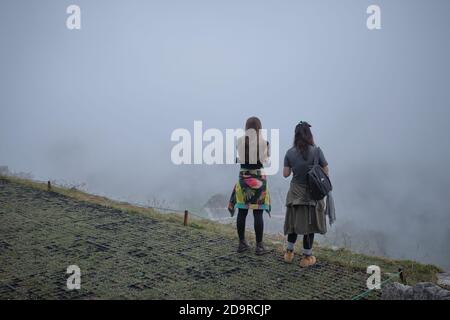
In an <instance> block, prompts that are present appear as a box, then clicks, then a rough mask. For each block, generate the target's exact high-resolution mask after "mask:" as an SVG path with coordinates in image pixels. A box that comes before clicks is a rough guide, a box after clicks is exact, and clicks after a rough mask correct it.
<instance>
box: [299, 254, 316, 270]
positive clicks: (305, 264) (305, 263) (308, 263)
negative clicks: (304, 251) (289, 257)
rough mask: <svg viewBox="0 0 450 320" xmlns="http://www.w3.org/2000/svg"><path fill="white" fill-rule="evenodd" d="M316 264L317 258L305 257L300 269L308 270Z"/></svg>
mask: <svg viewBox="0 0 450 320" xmlns="http://www.w3.org/2000/svg"><path fill="white" fill-rule="evenodd" d="M315 264H316V257H314V256H303V257H302V258H301V259H300V267H302V268H307V267H311V266H313V265H315Z"/></svg>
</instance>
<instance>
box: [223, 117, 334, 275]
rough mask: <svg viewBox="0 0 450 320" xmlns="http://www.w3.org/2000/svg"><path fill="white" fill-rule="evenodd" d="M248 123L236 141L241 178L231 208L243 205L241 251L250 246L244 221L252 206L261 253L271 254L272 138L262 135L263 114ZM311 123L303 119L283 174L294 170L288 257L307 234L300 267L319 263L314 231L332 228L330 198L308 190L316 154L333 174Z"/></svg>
mask: <svg viewBox="0 0 450 320" xmlns="http://www.w3.org/2000/svg"><path fill="white" fill-rule="evenodd" d="M245 128H246V135H245V136H243V137H241V138H240V139H239V140H238V144H237V145H238V158H237V162H238V163H240V165H241V168H240V172H239V181H238V183H237V184H236V185H235V187H234V189H233V193H232V195H231V199H230V202H229V205H228V209H229V211H230V213H231V214H232V215H233V214H234V210H235V208H238V217H237V232H238V236H239V246H238V252H243V251H246V250H248V249H249V246H248V243H247V241H246V240H245V221H246V217H247V214H248V210H249V209H252V210H253V215H254V228H255V234H256V254H258V255H261V254H264V253H267V250H266V249H265V247H264V245H263V242H262V239H263V231H264V220H263V212H264V210H265V211H267V212H268V213H269V214H270V196H269V190H268V187H267V179H266V175H265V174H264V171H263V168H264V163H266V162H267V161H268V159H269V157H270V148H269V143H268V142H267V141H265V140H264V138H263V137H262V135H261V131H260V130H261V128H262V126H261V121H260V120H259V119H258V118H256V117H251V118H249V119H248V120H247V123H246V126H245ZM310 128H311V126H310V125H309V124H308V123H306V122H300V123H299V124H298V125H297V126H296V128H295V137H294V144H293V147H292V148H290V149H289V150H288V151H287V152H286V155H285V158H284V168H283V175H284V177H286V178H287V177H289V176H290V175H291V174H292V175H293V177H292V181H291V184H290V188H289V191H288V194H287V197H286V208H287V210H286V218H285V223H284V234H285V235H287V241H288V242H287V248H286V252H285V254H284V260H285V261H286V262H288V263H290V262H292V261H293V259H294V245H295V242H296V240H297V236H298V235H302V236H303V252H302V257H301V259H300V266H301V267H308V266H312V265H314V264H315V263H316V258H315V257H314V256H313V254H312V246H313V242H314V234H316V233H320V234H325V233H326V231H327V228H326V219H325V202H324V200H319V201H316V200H312V199H311V198H310V196H309V192H308V190H307V173H308V170H309V168H310V167H311V166H312V165H313V163H314V159H315V158H316V161H318V163H319V165H320V166H321V167H322V169H323V170H324V172H325V173H326V174H328V163H327V161H326V159H325V156H324V154H323V152H322V151H321V149H320V148H318V147H316V146H315V144H314V138H313V135H312V133H311V129H310ZM317 159H318V160H317Z"/></svg>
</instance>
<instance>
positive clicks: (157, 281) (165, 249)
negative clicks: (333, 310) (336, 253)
mask: <svg viewBox="0 0 450 320" xmlns="http://www.w3.org/2000/svg"><path fill="white" fill-rule="evenodd" d="M65 192H66V193H69V192H70V190H66V191H65ZM63 193H64V192H53V191H52V192H48V191H46V190H45V188H44V186H42V185H41V186H39V185H37V184H35V185H33V184H32V183H30V184H27V183H22V182H17V181H15V180H14V179H6V178H0V234H1V237H0V261H1V263H0V299H108V298H114V299H121V298H126V299H351V298H352V297H354V296H356V295H358V294H360V293H361V292H363V291H365V290H366V287H365V284H366V278H367V275H366V273H365V272H364V270H363V269H360V268H356V267H352V266H345V265H344V264H341V263H335V262H333V261H332V260H330V255H332V254H333V252H331V251H330V252H328V251H326V250H322V251H319V253H318V261H319V262H318V264H317V265H316V266H314V267H312V268H310V269H300V268H299V267H298V266H297V263H296V264H293V265H287V264H284V263H283V262H282V258H281V254H280V252H279V250H278V248H277V247H276V244H272V248H273V252H272V253H271V254H269V255H266V256H262V257H257V256H255V255H254V254H253V252H248V253H245V254H237V253H235V244H236V239H235V236H234V234H232V232H231V230H228V231H229V232H227V231H226V230H225V229H224V230H225V231H223V232H221V230H222V228H224V227H223V226H214V224H211V223H206V224H202V222H201V221H198V222H193V223H191V225H189V226H187V227H185V226H183V224H182V223H180V219H179V218H178V217H176V216H172V215H163V214H159V213H156V212H152V211H151V210H147V211H145V212H142V211H143V210H140V209H139V208H136V209H133V208H132V206H129V205H123V206H122V207H123V208H121V207H120V203H115V205H111V203H113V202H111V203H110V202H107V203H106V205H105V204H104V203H102V201H103V202H105V201H107V200H106V199H104V198H98V197H94V196H90V195H87V194H84V198H83V197H78V198H76V197H71V196H67V195H64V194H63ZM80 194H81V193H80ZM130 208H131V209H130ZM327 252H328V253H327ZM69 265H78V266H79V267H80V269H81V290H73V291H69V290H68V289H67V286H66V281H67V277H68V275H67V274H66V269H67V267H68V266H69ZM371 297H372V298H376V297H377V295H371Z"/></svg>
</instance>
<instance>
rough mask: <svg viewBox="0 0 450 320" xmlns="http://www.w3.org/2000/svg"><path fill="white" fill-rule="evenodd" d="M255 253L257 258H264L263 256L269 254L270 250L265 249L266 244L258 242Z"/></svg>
mask: <svg viewBox="0 0 450 320" xmlns="http://www.w3.org/2000/svg"><path fill="white" fill-rule="evenodd" d="M255 253H256V255H257V256H262V255H263V254H266V253H269V250H267V249H266V247H264V244H263V243H262V242H257V243H256V249H255Z"/></svg>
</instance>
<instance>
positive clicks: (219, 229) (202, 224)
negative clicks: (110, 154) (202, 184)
mask: <svg viewBox="0 0 450 320" xmlns="http://www.w3.org/2000/svg"><path fill="white" fill-rule="evenodd" d="M0 180H4V181H8V182H10V183H14V184H18V185H22V186H25V187H30V188H33V189H35V190H41V191H44V192H48V190H47V184H46V183H42V182H36V181H31V180H25V179H20V178H15V177H0ZM51 192H52V193H55V194H59V195H63V196H65V197H68V198H70V199H73V200H75V201H77V202H82V203H86V204H89V205H99V206H102V207H104V208H110V209H114V210H119V211H120V212H124V213H127V214H130V215H138V216H144V217H148V218H151V219H155V220H156V221H160V222H162V223H163V224H164V225H166V226H168V227H170V226H176V228H177V229H176V230H180V231H179V232H185V231H184V230H185V229H179V228H183V227H182V224H183V216H182V215H180V214H177V213H167V214H166V213H164V214H162V213H159V212H157V211H155V210H153V209H149V208H143V207H139V206H135V205H133V204H130V203H126V202H120V201H115V200H111V199H108V198H106V197H102V196H96V195H92V194H89V193H86V192H83V191H80V190H76V189H68V188H62V187H58V186H52V189H51ZM188 229H189V230H191V231H189V234H190V235H195V237H199V238H203V237H204V238H205V239H214V237H216V236H217V235H220V237H223V238H224V239H228V240H226V241H229V242H230V243H233V246H234V243H235V237H236V236H235V234H236V231H235V228H234V226H232V225H227V224H225V225H224V224H220V223H216V222H213V221H209V220H206V219H200V218H196V217H194V216H190V218H189V228H188ZM265 239H266V240H265V241H266V243H267V245H268V247H270V248H273V249H274V250H275V252H276V254H275V255H276V256H281V255H282V253H283V251H284V238H282V237H280V236H275V235H267V236H266V238H265ZM250 240H251V241H252V240H253V237H252V235H251V236H250ZM190 250H191V249H190ZM221 250H222V251H223V250H224V249H223V248H221ZM315 252H316V255H317V257H318V259H319V260H320V261H323V262H324V263H326V264H329V265H335V266H339V267H342V268H343V269H342V270H347V271H352V270H354V271H355V272H360V273H362V274H363V273H365V270H366V268H367V266H368V265H378V266H380V268H381V269H382V271H383V272H384V273H395V272H397V271H398V269H399V268H402V269H403V272H404V274H405V276H406V280H407V283H408V284H415V283H417V282H423V281H432V282H434V281H435V280H436V273H437V272H441V270H440V269H439V268H438V267H436V266H433V265H424V264H421V263H418V262H415V261H409V260H392V259H386V258H382V257H373V256H367V255H364V254H357V253H354V252H351V251H349V250H346V249H339V250H332V249H331V248H328V247H324V246H320V245H318V246H316V247H315ZM221 253H222V254H223V252H220V251H219V252H217V253H214V254H217V255H219V254H221ZM192 254H193V257H201V256H202V250H201V248H198V249H195V250H194V251H193V253H192ZM95 257H96V256H95V255H94V258H95ZM94 258H92V259H94ZM249 261H250V260H249ZM174 263H179V261H175V262H174ZM111 267H112V266H111ZM181 267H183V268H184V267H186V266H184V265H182V266H181ZM214 268H216V269H217V268H220V266H214ZM214 268H213V269H211V270H212V271H211V272H216V271H217V270H216V269H214ZM230 268H231V267H230ZM196 272H197V271H196ZM321 276H322V275H321V273H316V275H315V278H314V281H318V282H317V283H320V281H321V279H320V277H321ZM237 281H239V280H237ZM336 281H337V280H336ZM342 281H344V280H342ZM236 285H237V284H236ZM199 290H200V291H199ZM197 291H199V292H198V296H199V297H205V296H208V295H210V296H214V295H215V294H218V292H216V288H215V287H213V286H206V285H205V286H200V287H195V288H192V294H193V295H194V296H195V292H197ZM222 294H223V292H222ZM230 297H231V298H232V297H233V296H230Z"/></svg>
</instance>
